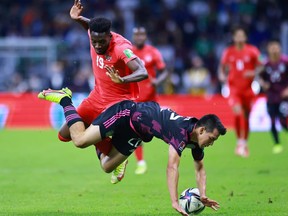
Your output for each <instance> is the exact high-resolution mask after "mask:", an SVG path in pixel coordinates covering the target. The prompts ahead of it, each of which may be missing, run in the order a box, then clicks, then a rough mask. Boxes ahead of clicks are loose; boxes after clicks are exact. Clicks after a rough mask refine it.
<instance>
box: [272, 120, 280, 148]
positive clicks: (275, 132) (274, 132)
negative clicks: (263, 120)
mask: <svg viewBox="0 0 288 216" xmlns="http://www.w3.org/2000/svg"><path fill="white" fill-rule="evenodd" d="M271 132H272V137H273V140H274V143H275V144H279V136H278V131H277V129H276V126H275V124H272V127H271Z"/></svg>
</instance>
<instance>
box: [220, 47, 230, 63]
mask: <svg viewBox="0 0 288 216" xmlns="http://www.w3.org/2000/svg"><path fill="white" fill-rule="evenodd" d="M228 54H229V52H228V49H225V50H224V51H223V54H222V56H221V61H220V63H221V64H227V63H228Z"/></svg>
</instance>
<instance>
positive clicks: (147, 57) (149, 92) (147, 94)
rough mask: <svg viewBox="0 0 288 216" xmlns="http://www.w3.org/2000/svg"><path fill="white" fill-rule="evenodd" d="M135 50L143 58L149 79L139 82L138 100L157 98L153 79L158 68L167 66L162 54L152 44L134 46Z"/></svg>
mask: <svg viewBox="0 0 288 216" xmlns="http://www.w3.org/2000/svg"><path fill="white" fill-rule="evenodd" d="M133 52H134V53H135V55H137V56H138V57H139V58H140V59H141V60H142V62H143V63H144V66H145V68H146V70H147V72H148V79H145V80H142V81H140V82H138V85H139V89H140V91H139V98H138V99H137V101H149V100H155V96H156V89H155V87H154V86H153V85H152V80H153V79H155V78H156V70H162V69H164V68H165V67H166V65H165V62H164V61H163V58H162V55H161V53H160V52H159V51H158V50H157V49H156V48H155V47H153V46H151V45H144V47H143V48H142V49H138V48H137V47H136V46H133Z"/></svg>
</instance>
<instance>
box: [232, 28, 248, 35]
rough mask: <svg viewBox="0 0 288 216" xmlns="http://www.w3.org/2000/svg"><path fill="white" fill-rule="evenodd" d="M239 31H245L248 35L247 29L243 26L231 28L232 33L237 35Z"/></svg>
mask: <svg viewBox="0 0 288 216" xmlns="http://www.w3.org/2000/svg"><path fill="white" fill-rule="evenodd" d="M237 31H243V32H244V33H245V34H246V35H247V30H246V29H245V28H244V27H243V26H234V27H233V28H232V30H231V33H232V35H235V33H236V32H237Z"/></svg>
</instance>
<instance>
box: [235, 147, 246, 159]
mask: <svg viewBox="0 0 288 216" xmlns="http://www.w3.org/2000/svg"><path fill="white" fill-rule="evenodd" d="M235 154H236V155H238V156H241V157H248V156H249V150H248V147H247V145H243V144H238V145H237V147H236V149H235Z"/></svg>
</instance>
